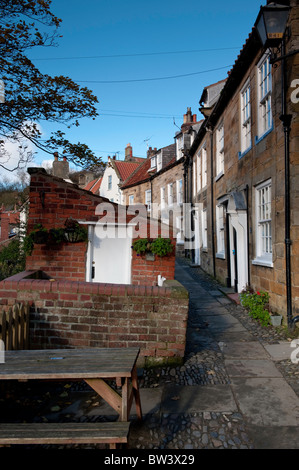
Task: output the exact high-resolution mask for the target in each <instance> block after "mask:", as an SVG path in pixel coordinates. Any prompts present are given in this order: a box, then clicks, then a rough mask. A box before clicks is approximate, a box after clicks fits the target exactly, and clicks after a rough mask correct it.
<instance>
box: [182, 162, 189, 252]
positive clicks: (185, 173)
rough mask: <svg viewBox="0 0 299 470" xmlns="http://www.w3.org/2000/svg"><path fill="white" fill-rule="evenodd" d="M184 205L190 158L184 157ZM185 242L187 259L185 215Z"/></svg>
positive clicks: (186, 195) (186, 198) (186, 200)
mask: <svg viewBox="0 0 299 470" xmlns="http://www.w3.org/2000/svg"><path fill="white" fill-rule="evenodd" d="M184 157H185V158H184V205H185V207H186V203H187V202H188V156H186V155H184ZM183 220H184V241H185V258H187V256H188V250H187V249H186V224H187V222H186V214H184V218H183Z"/></svg>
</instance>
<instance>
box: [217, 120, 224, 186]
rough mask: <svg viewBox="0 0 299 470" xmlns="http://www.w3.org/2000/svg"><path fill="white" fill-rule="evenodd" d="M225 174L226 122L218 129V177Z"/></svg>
mask: <svg viewBox="0 0 299 470" xmlns="http://www.w3.org/2000/svg"><path fill="white" fill-rule="evenodd" d="M223 174H224V124H223V123H221V124H220V125H219V126H218V128H217V130H216V178H219V177H220V176H222V175H223Z"/></svg>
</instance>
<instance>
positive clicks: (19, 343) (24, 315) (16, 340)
mask: <svg viewBox="0 0 299 470" xmlns="http://www.w3.org/2000/svg"><path fill="white" fill-rule="evenodd" d="M29 311H30V307H29V305H28V304H26V305H23V304H15V305H14V306H13V307H11V308H10V309H9V310H8V312H5V311H4V310H3V311H2V312H1V310H0V340H2V341H3V342H4V345H5V350H6V351H9V350H17V349H29Z"/></svg>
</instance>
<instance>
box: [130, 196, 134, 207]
mask: <svg viewBox="0 0 299 470" xmlns="http://www.w3.org/2000/svg"><path fill="white" fill-rule="evenodd" d="M133 204H134V194H131V195H130V196H129V205H130V206H131V205H133Z"/></svg>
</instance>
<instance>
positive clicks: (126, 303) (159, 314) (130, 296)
mask: <svg viewBox="0 0 299 470" xmlns="http://www.w3.org/2000/svg"><path fill="white" fill-rule="evenodd" d="M27 274H29V273H27ZM31 274H32V273H31ZM24 275H25V274H24V273H23V274H22V275H17V276H13V277H12V278H10V279H7V280H4V281H2V282H0V304H1V305H3V306H4V308H5V309H7V308H9V306H10V305H13V304H14V303H15V302H23V301H28V302H29V303H30V305H31V318H30V348H31V349H45V348H49V349H51V348H73V347H79V348H80V347H82V348H83V347H140V348H141V358H142V361H143V363H144V364H145V365H152V364H155V363H159V362H161V361H163V362H168V363H169V362H181V359H182V358H183V356H184V351H185V340H186V325H187V316H188V292H187V291H186V290H185V289H184V287H183V286H181V284H179V283H177V282H176V281H172V283H173V284H174V286H170V287H150V286H147V287H146V286H132V285H131V286H125V285H112V284H98V283H85V282H74V281H72V282H71V281H54V282H53V281H49V280H42V279H40V280H38V279H24Z"/></svg>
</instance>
